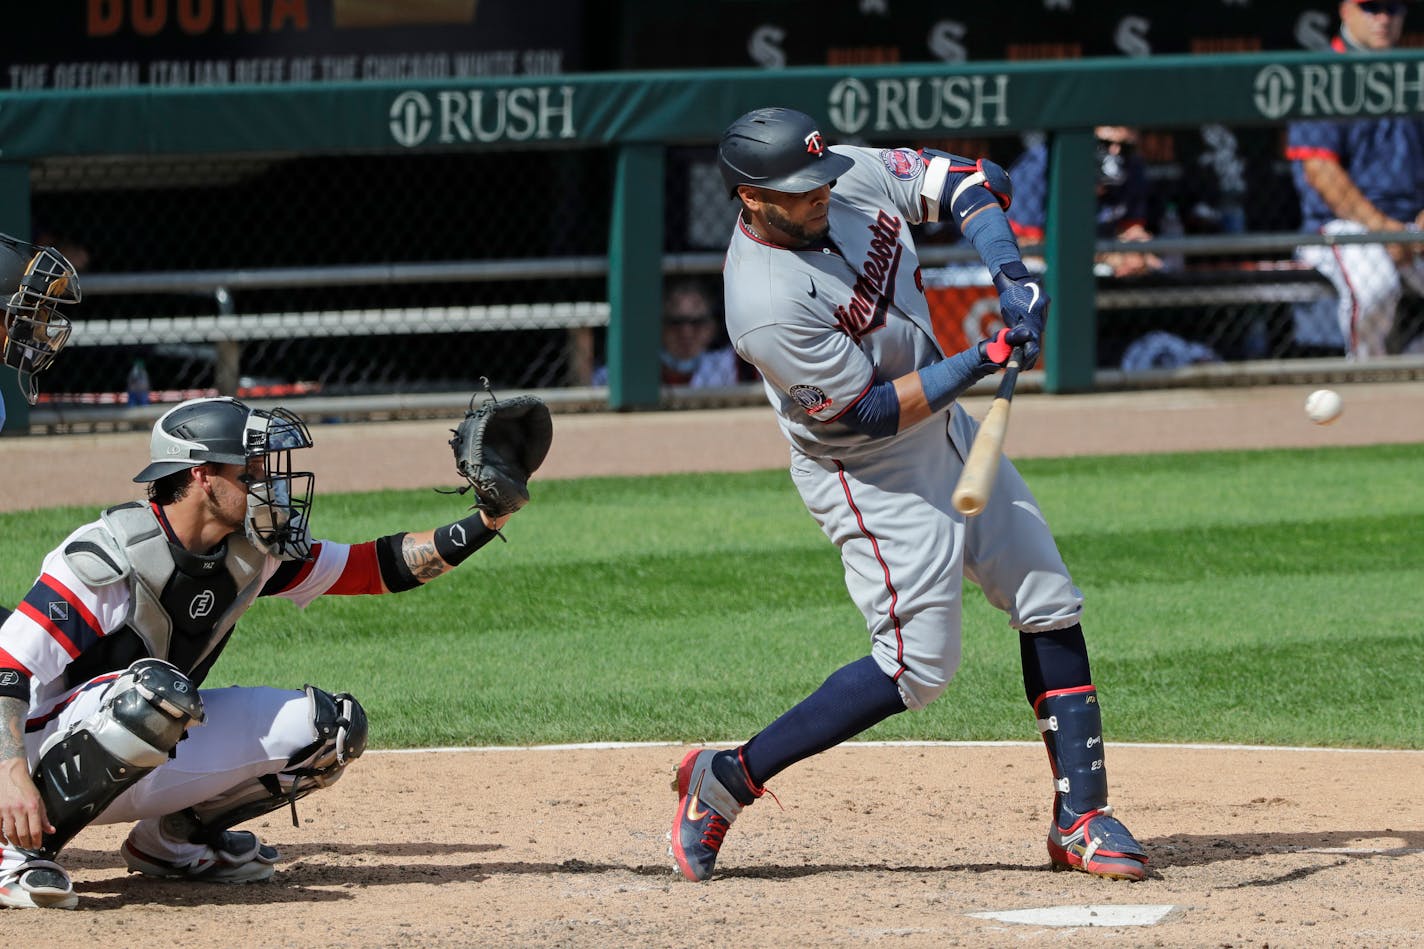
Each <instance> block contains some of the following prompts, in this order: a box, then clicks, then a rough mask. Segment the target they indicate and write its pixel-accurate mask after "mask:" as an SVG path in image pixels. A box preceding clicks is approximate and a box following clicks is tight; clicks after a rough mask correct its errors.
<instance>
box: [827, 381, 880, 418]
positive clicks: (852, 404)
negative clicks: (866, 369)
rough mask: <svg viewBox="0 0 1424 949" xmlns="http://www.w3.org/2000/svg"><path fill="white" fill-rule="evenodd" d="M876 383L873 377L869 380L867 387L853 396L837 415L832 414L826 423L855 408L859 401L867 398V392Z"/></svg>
mask: <svg viewBox="0 0 1424 949" xmlns="http://www.w3.org/2000/svg"><path fill="white" fill-rule="evenodd" d="M874 385H875V380H874V379H871V380H870V381H869V382H867V383H866V384H865V388H864V389H861V390H860V395H858V396H856V397H855V398H853V399H851V400H850V401H849V402H847V403H846V407H845V408H843V409H841V410H840V411H839V412H837V413H836V414H835V415H833V416H831V417H830V418H828V419H826V422H825V424H827V425H829V424H831V423H832V422H834V421H836V420H837V419H839V418H840V417H841V416H842V415H844V414H846V413H847V412H849V411H850V410H851V409H853V408H855V404H856V403H857V402H859V401H860V400H861V399H863V398H865V393H867V392H869V391H870V389H871V387H872V386H874Z"/></svg>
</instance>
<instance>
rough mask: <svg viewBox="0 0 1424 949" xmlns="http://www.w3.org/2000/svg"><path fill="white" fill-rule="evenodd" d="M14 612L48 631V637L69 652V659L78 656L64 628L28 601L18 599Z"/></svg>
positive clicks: (77, 650) (77, 651) (76, 649)
mask: <svg viewBox="0 0 1424 949" xmlns="http://www.w3.org/2000/svg"><path fill="white" fill-rule="evenodd" d="M15 612H16V613H19V614H21V615H22V616H24V617H25V618H26V619H28V620H30V621H31V622H33V623H36V624H38V625H39V626H40V627H41V628H42V629H44V631H45V632H47V633H49V635H50V638H51V639H53V640H54V641H55V642H57V643H59V645H60V648H62V649H63V650H64V651H65V652H67V653H68V654H69V658H70V659H78V658H79V649H78V647H76V646H75V645H74V643H73V641H72V640H70V638H69V637H68V636H66V635H65V634H64V630H62V629H60V628H59V627H58V626H56V625H55V624H54V621H53V620H51V619H50V618H49V617H48V616H45V615H44V614H43V613H41V612H40V611H39V610H37V609H35V608H34V607H33V606H31V605H30V604H29V603H26V602H24V601H23V600H22V601H20V605H19V606H17V607H15Z"/></svg>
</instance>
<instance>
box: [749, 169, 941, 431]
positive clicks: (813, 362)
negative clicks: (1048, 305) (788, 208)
mask: <svg viewBox="0 0 1424 949" xmlns="http://www.w3.org/2000/svg"><path fill="white" fill-rule="evenodd" d="M831 150H832V151H834V152H836V153H838V154H841V155H848V156H850V157H851V158H852V159H853V160H854V161H855V164H854V165H853V166H852V167H851V168H850V170H848V171H847V172H846V173H845V174H844V175H842V176H841V177H840V178H839V179H838V180H837V181H836V184H835V186H834V187H833V188H832V189H831V203H830V211H829V220H830V233H829V236H828V238H827V239H826V240H825V241H823V242H821V243H819V244H817V245H815V246H813V247H809V248H804V249H799V250H790V249H787V248H784V247H778V246H776V245H773V244H769V243H766V242H765V241H762V240H760V239H758V238H757V236H756V235H754V234H753V233H752V232H751V230H750V229H748V227H747V225H746V223H745V221H744V220H742V219H741V218H740V217H739V218H738V221H737V227H736V229H735V231H734V232H733V234H732V241H731V245H730V246H729V247H728V249H727V260H726V266H725V267H724V270H723V281H724V283H725V291H726V310H727V331H728V334H729V336H730V337H731V340H732V343H733V345H734V346H735V347H736V349H737V352H738V353H740V354H741V356H742V358H744V359H746V360H747V361H748V362H750V363H751V364H752V365H754V366H756V367H757V369H758V370H760V371H761V374H762V377H763V380H764V383H765V387H766V394H767V398H768V399H769V400H770V401H771V404H772V407H773V408H774V409H775V410H776V413H777V419H778V421H779V422H780V424H781V429H782V431H783V432H784V433H785V434H786V436H787V438H788V439H790V441H791V442H792V444H793V445H795V446H796V447H797V448H799V449H800V450H801V451H803V452H805V453H806V454H807V455H810V456H812V457H817V458H830V457H837V458H846V457H850V456H853V455H861V454H868V453H871V452H875V451H878V450H881V449H882V448H883V447H884V446H886V445H887V444H888V443H891V442H894V441H895V439H894V438H889V439H885V438H882V439H872V438H871V436H868V435H865V434H862V433H860V432H857V431H855V430H853V429H851V428H850V427H849V426H847V425H845V424H843V423H842V422H840V421H838V419H839V418H840V417H841V416H842V415H844V414H845V412H846V410H847V409H849V408H850V407H851V406H852V405H853V404H854V403H855V402H856V400H858V399H859V398H861V397H862V396H863V395H864V394H865V392H866V391H867V390H868V389H869V388H870V387H871V386H872V385H873V384H875V383H877V382H882V381H885V380H889V379H895V378H897V377H899V376H902V375H904V374H906V373H908V372H912V371H914V370H916V369H921V368H923V367H925V366H927V365H929V364H931V363H933V362H935V361H937V360H939V359H942V358H944V356H945V353H944V352H942V350H941V348H940V345H939V343H938V342H937V341H936V339H935V335H934V327H933V323H932V321H931V318H930V312H929V305H928V303H927V302H926V300H925V293H924V281H923V279H922V277H921V275H920V263H919V256H918V254H917V253H916V250H915V243H914V239H913V238H912V237H911V236H910V231H909V225H911V224H918V223H920V221H921V220H923V216H924V207H923V204H922V202H921V198H920V186H921V178H922V177H923V175H924V163H923V161H922V160H921V159H920V156H919V155H918V154H917V153H916V152H915V151H913V150H910V149H873V148H857V147H852V146H845V145H836V146H832V148H831Z"/></svg>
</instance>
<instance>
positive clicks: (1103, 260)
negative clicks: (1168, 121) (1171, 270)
mask: <svg viewBox="0 0 1424 949" xmlns="http://www.w3.org/2000/svg"><path fill="white" fill-rule="evenodd" d="M1093 135H1094V136H1095V138H1096V139H1097V153H1098V180H1097V199H1098V215H1097V221H1098V227H1097V232H1098V237H1100V238H1103V239H1105V240H1112V239H1116V240H1122V241H1147V240H1151V239H1152V232H1151V231H1150V230H1148V228H1147V205H1148V198H1149V197H1150V191H1149V188H1148V182H1147V163H1146V162H1145V161H1144V160H1143V158H1142V156H1141V155H1140V154H1138V152H1137V130H1136V129H1133V128H1129V127H1128V126H1125V125H1099V126H1097V127H1096V128H1095V129H1093ZM1009 177H1010V178H1012V179H1013V181H1014V190H1015V195H1014V203H1013V204H1011V205H1010V206H1009V210H1008V215H1009V226H1010V227H1012V228H1013V230H1014V236H1016V237H1017V238H1018V239H1019V240H1020V241H1021V242H1023V243H1030V244H1037V243H1040V242H1041V241H1042V240H1043V236H1044V227H1045V222H1046V221H1047V220H1048V145H1047V143H1046V142H1044V141H1041V140H1040V141H1037V142H1035V143H1034V144H1033V145H1032V146H1030V148H1029V149H1028V150H1027V151H1026V152H1024V153H1023V154H1022V155H1020V156H1019V157H1018V158H1017V159H1015V160H1014V163H1013V164H1012V165H1010V166H1009ZM1097 263H1098V265H1099V266H1100V267H1103V268H1106V269H1107V270H1108V271H1109V272H1111V274H1112V275H1113V276H1115V277H1130V276H1133V275H1135V274H1141V273H1147V272H1148V271H1152V270H1161V269H1162V260H1161V258H1159V257H1157V256H1156V255H1155V254H1147V253H1112V254H1103V255H1101V256H1099V258H1098V259H1097Z"/></svg>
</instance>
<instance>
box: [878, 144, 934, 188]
mask: <svg viewBox="0 0 1424 949" xmlns="http://www.w3.org/2000/svg"><path fill="white" fill-rule="evenodd" d="M880 160H881V161H882V162H884V163H885V167H886V169H888V170H889V172H890V174H892V175H894V176H895V177H896V178H899V179H900V180H901V181H909V180H910V179H911V178H918V177H919V176H920V169H921V168H922V167H924V165H923V162H921V161H920V156H919V153H918V152H913V151H911V150H910V149H908V148H887V149H885V150H884V151H882V152H881V153H880Z"/></svg>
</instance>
